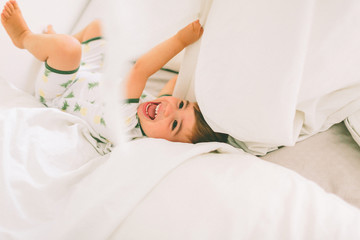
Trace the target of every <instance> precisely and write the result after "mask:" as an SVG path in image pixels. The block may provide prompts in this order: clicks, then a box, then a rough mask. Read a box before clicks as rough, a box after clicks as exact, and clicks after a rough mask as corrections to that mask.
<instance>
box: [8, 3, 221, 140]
mask: <svg viewBox="0 0 360 240" xmlns="http://www.w3.org/2000/svg"><path fill="white" fill-rule="evenodd" d="M1 23H2V25H3V26H4V28H5V30H6V31H7V33H8V35H9V36H10V38H11V40H12V42H13V43H14V45H15V46H16V47H18V48H21V49H26V50H27V51H29V52H30V53H31V54H32V55H33V56H34V57H36V58H37V59H38V60H40V61H43V62H44V63H45V71H44V74H43V76H42V78H41V79H39V80H38V81H37V84H36V96H37V97H38V99H39V100H40V101H41V102H42V103H43V104H44V105H45V106H47V107H54V108H58V109H61V110H63V111H65V112H68V113H71V114H73V115H76V116H78V117H80V118H82V119H84V120H86V122H87V123H89V125H90V126H91V127H92V128H93V130H94V131H95V132H96V133H97V134H94V135H93V136H92V137H93V138H94V139H96V141H98V142H103V143H108V142H109V140H108V137H107V136H108V135H109V129H108V128H107V126H106V121H105V119H104V113H103V105H104V104H103V101H102V98H101V95H100V92H99V85H100V84H101V82H100V79H101V71H102V65H103V56H104V52H105V41H104V39H103V38H102V31H101V24H100V22H99V21H97V20H96V21H93V22H91V23H90V24H89V25H88V26H86V27H85V28H84V29H83V30H82V31H80V32H79V33H77V34H74V35H65V34H57V33H56V32H55V31H54V29H53V28H52V26H50V25H49V26H48V28H47V30H46V32H45V33H43V34H35V33H33V32H31V31H30V29H29V27H28V26H27V24H26V22H25V20H24V18H23V16H22V14H21V11H20V8H19V6H18V4H17V2H16V1H15V0H10V1H8V2H7V3H6V4H5V6H4V9H3V11H2V13H1ZM202 33H203V28H202V27H201V25H200V23H199V21H195V22H192V23H191V24H189V25H187V26H186V27H184V28H183V29H181V30H180V31H179V32H177V33H176V34H175V35H174V36H173V37H171V38H169V39H167V40H166V41H164V42H162V43H160V44H159V45H157V46H156V47H154V48H153V49H151V50H150V51H149V52H147V53H146V54H144V55H143V56H142V57H140V58H139V59H138V61H136V63H135V65H134V66H133V68H132V69H131V71H130V73H129V74H128V77H127V79H126V85H125V90H126V92H125V94H126V101H125V103H124V105H123V109H122V110H123V111H124V113H125V114H126V116H127V117H128V119H127V120H126V126H127V129H126V130H127V133H128V134H130V136H131V138H132V139H134V138H137V137H142V136H147V137H152V138H163V139H167V140H169V141H175V142H187V143H197V142H208V141H221V142H225V141H226V138H227V135H226V134H221V133H215V132H214V131H212V130H211V128H210V127H209V126H208V124H207V123H206V122H205V120H204V118H203V116H202V114H201V112H200V109H199V106H198V105H197V104H196V103H194V102H189V101H186V100H183V99H178V98H175V97H172V96H171V95H172V92H173V89H174V86H175V82H176V79H177V77H174V78H173V79H171V80H170V81H169V82H168V83H167V84H166V85H165V87H164V88H163V90H162V91H161V92H160V94H159V98H157V99H154V100H151V101H147V102H143V99H140V97H141V96H142V93H143V90H144V88H145V84H146V81H147V79H148V78H149V77H150V76H151V75H152V74H153V73H155V72H156V71H158V70H159V69H161V68H162V67H163V66H164V65H165V64H166V63H167V62H168V61H169V60H170V59H171V58H173V57H174V56H175V55H176V54H178V53H179V52H180V51H181V50H183V49H184V48H185V47H187V46H188V45H190V44H192V43H194V42H195V41H197V40H198V39H199V38H200V37H201V35H202Z"/></svg>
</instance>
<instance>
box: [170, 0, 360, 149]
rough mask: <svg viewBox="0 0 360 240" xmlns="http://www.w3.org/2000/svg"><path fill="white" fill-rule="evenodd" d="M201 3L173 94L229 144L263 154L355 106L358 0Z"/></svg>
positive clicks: (359, 59)
mask: <svg viewBox="0 0 360 240" xmlns="http://www.w3.org/2000/svg"><path fill="white" fill-rule="evenodd" d="M207 2H210V3H211V2H212V3H211V7H210V11H209V12H208V13H207V12H205V13H204V14H206V15H207V20H206V22H204V24H205V26H204V27H205V31H204V34H203V36H202V39H201V43H197V44H195V45H194V46H191V47H190V48H189V49H188V50H187V53H188V54H185V58H184V63H183V65H182V68H181V70H182V71H184V72H185V73H183V72H180V75H179V80H178V84H177V86H176V89H175V94H176V95H177V96H179V97H186V98H188V99H191V100H195V99H196V100H197V101H198V103H199V106H200V109H201V110H202V113H203V114H204V116H205V119H206V120H207V122H208V123H209V124H210V126H211V127H212V128H213V129H214V130H216V131H219V132H225V133H229V134H230V135H231V136H232V137H234V138H235V139H236V140H235V139H232V142H233V143H235V144H234V145H239V146H241V147H243V148H244V149H245V150H247V151H249V152H251V153H253V154H258V155H264V154H266V153H267V152H269V151H271V150H274V149H277V147H278V146H283V145H286V146H292V145H294V144H295V142H296V141H299V140H303V139H305V138H307V137H309V136H311V135H313V134H315V133H318V132H320V131H324V130H327V129H328V128H329V127H330V126H331V125H333V124H335V123H339V122H341V121H343V120H344V119H345V118H346V117H348V116H350V115H351V114H352V113H354V112H356V111H357V110H359V109H360V94H359V88H360V68H359V67H358V66H359V65H360V54H359V53H360V32H359V28H360V17H359V16H360V14H359V13H360V3H359V1H357V0H345V1H344V0H334V1H326V0H315V1H313V0H305V1H298V0H294V1H287V0H275V1H263V0H254V1H251V2H249V1H236V0H227V1H221V0H213V1H207ZM189 62H190V63H191V64H189ZM194 65H196V68H195V66H194ZM189 83H190V86H191V87H190V88H189V87H185V86H188V85H189ZM236 141H237V143H236Z"/></svg>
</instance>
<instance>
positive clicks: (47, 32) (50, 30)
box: [43, 25, 56, 34]
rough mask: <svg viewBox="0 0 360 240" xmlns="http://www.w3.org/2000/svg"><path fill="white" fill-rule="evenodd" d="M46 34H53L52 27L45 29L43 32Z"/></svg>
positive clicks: (48, 26)
mask: <svg viewBox="0 0 360 240" xmlns="http://www.w3.org/2000/svg"><path fill="white" fill-rule="evenodd" d="M43 32H44V33H46V34H55V33H56V32H55V30H54V28H53V26H52V25H47V27H46V28H45V29H44V31H43Z"/></svg>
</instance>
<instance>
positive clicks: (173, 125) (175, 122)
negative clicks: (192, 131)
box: [171, 120, 178, 130]
mask: <svg viewBox="0 0 360 240" xmlns="http://www.w3.org/2000/svg"><path fill="white" fill-rule="evenodd" d="M177 123H178V122H177V121H176V120H175V121H174V122H173V124H172V128H171V129H172V130H174V129H175V128H176V126H177Z"/></svg>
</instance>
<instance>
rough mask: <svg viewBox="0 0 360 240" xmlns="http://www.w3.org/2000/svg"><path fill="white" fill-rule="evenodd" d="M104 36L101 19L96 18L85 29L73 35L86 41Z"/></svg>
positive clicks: (80, 40)
mask: <svg viewBox="0 0 360 240" xmlns="http://www.w3.org/2000/svg"><path fill="white" fill-rule="evenodd" d="M100 36H102V27H101V22H100V20H94V21H92V22H91V23H90V24H89V25H87V26H86V27H85V28H84V29H83V30H81V31H80V32H78V33H76V34H74V35H73V37H75V38H76V39H78V40H79V42H81V43H82V42H84V41H86V40H89V39H91V38H94V37H100Z"/></svg>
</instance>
